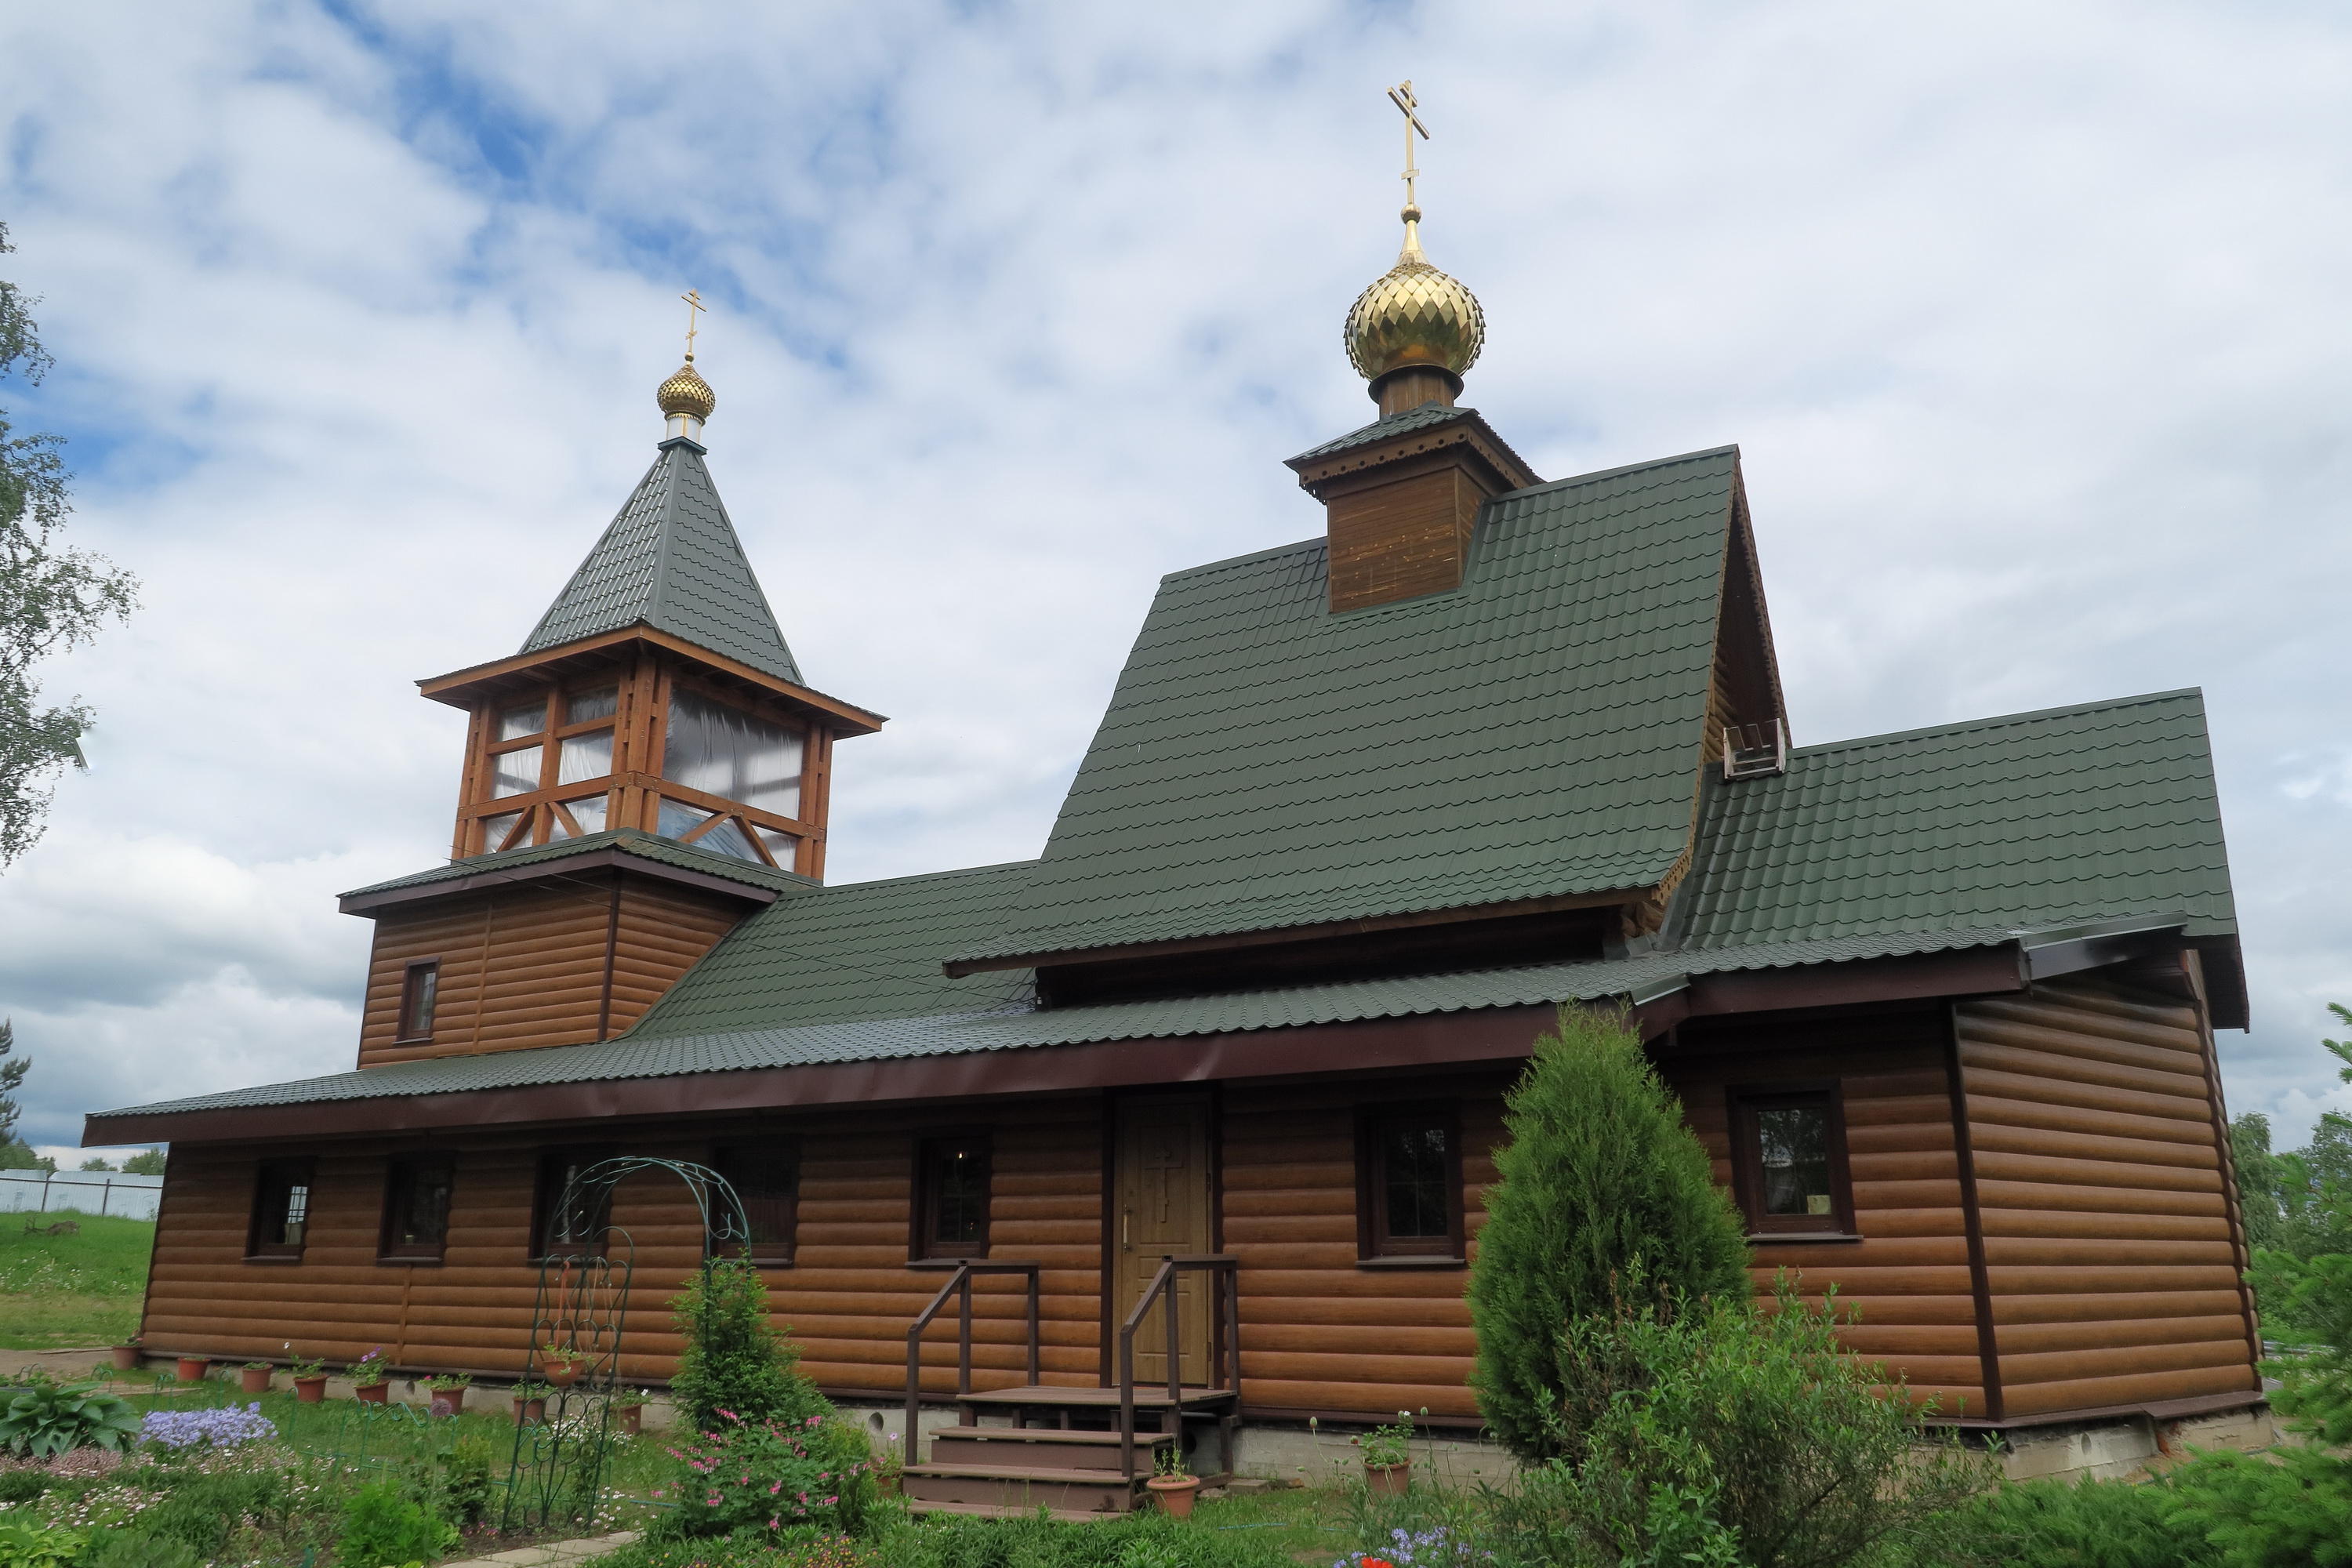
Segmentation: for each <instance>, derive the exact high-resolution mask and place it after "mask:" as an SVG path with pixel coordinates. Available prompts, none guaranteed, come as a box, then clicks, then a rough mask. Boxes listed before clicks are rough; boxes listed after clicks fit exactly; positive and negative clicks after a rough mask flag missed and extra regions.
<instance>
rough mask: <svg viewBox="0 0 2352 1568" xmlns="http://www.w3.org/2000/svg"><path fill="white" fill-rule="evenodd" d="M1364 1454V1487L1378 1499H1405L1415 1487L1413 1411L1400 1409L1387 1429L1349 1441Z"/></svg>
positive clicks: (1375, 1430)
mask: <svg viewBox="0 0 2352 1568" xmlns="http://www.w3.org/2000/svg"><path fill="white" fill-rule="evenodd" d="M1348 1441H1349V1442H1350V1443H1353V1444H1355V1445H1356V1447H1359V1448H1360V1449H1362V1450H1363V1455H1364V1485H1365V1487H1366V1488H1367V1489H1370V1492H1371V1494H1372V1495H1373V1496H1374V1497H1402V1496H1404V1494H1405V1493H1406V1491H1408V1490H1409V1489H1411V1488H1412V1449H1411V1448H1410V1447H1408V1446H1407V1445H1409V1444H1411V1443H1412V1411H1410V1410H1400V1411H1398V1412H1397V1418H1396V1419H1395V1420H1394V1421H1391V1422H1390V1423H1389V1424H1388V1425H1387V1426H1375V1427H1373V1428H1372V1429H1371V1430H1370V1431H1369V1432H1367V1433H1365V1434H1364V1435H1363V1436H1360V1437H1350V1438H1349V1439H1348Z"/></svg>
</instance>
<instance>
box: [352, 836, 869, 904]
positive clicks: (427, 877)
mask: <svg viewBox="0 0 2352 1568" xmlns="http://www.w3.org/2000/svg"><path fill="white" fill-rule="evenodd" d="M599 849H620V850H625V851H626V852H627V853H629V854H631V855H635V856H639V857H642V858H645V859H648V860H658V861H660V862H661V863H662V864H664V865H667V866H676V867H677V868H679V869H680V870H685V871H699V872H701V873H702V874H703V875H704V876H706V877H723V878H726V879H728V880H730V881H734V882H742V883H745V884H747V885H748V886H751V887H754V888H767V889H773V890H775V891H778V892H792V891H795V890H800V889H812V890H813V889H816V888H819V887H821V886H823V884H822V883H820V882H818V881H817V880H816V879H814V878H811V877H803V876H802V875H801V874H800V873H798V872H797V871H779V870H776V869H774V868H772V867H767V866H755V865H753V864H752V863H751V861H749V860H739V859H737V858H735V857H734V856H732V855H721V854H719V852H718V851H716V850H713V849H698V848H696V847H694V846H693V845H691V844H680V843H678V842H677V840H676V839H672V838H657V837H654V836H653V835H652V834H650V833H641V832H639V831H637V830H636V829H635V828H634V827H621V828H614V830H612V831H611V832H608V833H591V834H588V835H586V836H584V837H579V838H563V839H558V840H557V841H556V842H554V843H552V844H541V845H536V846H533V847H530V848H527V849H509V850H507V851H506V852H505V853H503V854H499V855H472V856H468V857H467V858H465V859H463V860H452V861H450V862H449V864H447V865H446V866H436V867H434V868H432V869H431V870H429V871H417V872H414V873H412V874H410V875H408V876H405V877H394V879H392V880H390V881H389V882H373V883H370V884H369V885H368V886H366V887H364V888H353V889H352V890H351V891H350V892H348V893H344V894H342V895H341V896H342V897H343V898H346V899H359V898H365V897H367V896H368V895H370V894H372V893H388V892H393V891H396V890H397V889H403V888H421V887H425V886H427V885H429V884H431V883H434V882H454V881H462V880H464V879H467V878H468V877H478V876H479V875H481V874H482V873H483V872H485V871H503V870H511V869H515V868H521V867H525V866H537V865H541V864H543V863H546V862H550V861H559V860H568V859H572V858H575V857H578V856H582V855H587V854H592V853H593V852H594V851H596V850H599Z"/></svg>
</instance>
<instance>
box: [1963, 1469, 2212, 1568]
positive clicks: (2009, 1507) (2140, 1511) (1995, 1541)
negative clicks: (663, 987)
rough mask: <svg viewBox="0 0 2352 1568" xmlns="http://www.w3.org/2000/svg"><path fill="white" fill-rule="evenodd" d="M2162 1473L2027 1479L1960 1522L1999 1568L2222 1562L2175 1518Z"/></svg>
mask: <svg viewBox="0 0 2352 1568" xmlns="http://www.w3.org/2000/svg"><path fill="white" fill-rule="evenodd" d="M2176 1501H2177V1499H2176V1497H2175V1494H2174V1492H2173V1489H2172V1488H2171V1487H2170V1486H2168V1485H2167V1484H2165V1483H2164V1482H2162V1481H2145V1482H2140V1483H2138V1484H2134V1483H2132V1482H2130V1481H2083V1482H2079V1483H2076V1484H2073V1485H2070V1484H2068V1483H2067V1482H2064V1481H2054V1480H2053V1481H2026V1482H2022V1483H2020V1484H2017V1485H2014V1486H2005V1487H2002V1488H2000V1489H1998V1490H1996V1491H1992V1492H1989V1493H1987V1494H1986V1495H1985V1496H1983V1497H1980V1498H1979V1499H1977V1500H1975V1501H1974V1502H1972V1503H1970V1504H1969V1506H1968V1507H1966V1508H1964V1509H1962V1510H1960V1511H1959V1513H1958V1516H1957V1517H1956V1519H1955V1521H1954V1523H1955V1524H1956V1525H1957V1527H1958V1533H1959V1535H1960V1536H1961V1538H1962V1539H1964V1540H1966V1541H1968V1542H1970V1543H1972V1544H1973V1546H1974V1547H1975V1549H1976V1555H1977V1558H1978V1561H1979V1562H1981V1563H1986V1564H1998V1565H1999V1568H2220V1564H2221V1555H2220V1553H2219V1552H2216V1551H2215V1550H2214V1549H2213V1548H2212V1546H2210V1544H2209V1543H2207V1542H2205V1541H2203V1540H2202V1539H2200V1537H2198V1536H2196V1535H2193V1534H2190V1533H2189V1532H2187V1531H2183V1530H2181V1529H2180V1528H2179V1526H2178V1525H2177V1524H2176V1523H2175V1522H2174V1521H2173V1519H2172V1512H2173V1509H2174V1506H2175V1504H2176Z"/></svg>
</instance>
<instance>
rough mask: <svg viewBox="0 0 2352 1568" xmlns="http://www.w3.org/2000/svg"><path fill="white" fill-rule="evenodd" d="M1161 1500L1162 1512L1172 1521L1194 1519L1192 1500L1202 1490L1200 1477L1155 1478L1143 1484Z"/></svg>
mask: <svg viewBox="0 0 2352 1568" xmlns="http://www.w3.org/2000/svg"><path fill="white" fill-rule="evenodd" d="M1143 1484H1144V1485H1145V1486H1148V1487H1150V1489H1151V1495H1152V1496H1153V1497H1155V1498H1157V1499H1158V1500H1160V1512H1162V1513H1164V1514H1166V1515H1167V1516H1168V1517H1169V1518H1171V1519H1190V1518H1192V1499H1193V1498H1194V1496H1195V1495H1197V1494H1198V1493H1199V1491H1200V1489H1201V1478H1200V1477H1198V1476H1154V1477H1152V1478H1151V1479H1150V1480H1148V1481H1146V1482H1144V1483H1143Z"/></svg>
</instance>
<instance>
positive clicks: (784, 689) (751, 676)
mask: <svg viewBox="0 0 2352 1568" xmlns="http://www.w3.org/2000/svg"><path fill="white" fill-rule="evenodd" d="M636 644H644V645H646V646H648V647H657V648H660V649H662V650H663V651H665V652H667V653H673V654H677V655H680V656H682V657H684V658H690V659H693V660H695V661H696V662H697V663H699V664H703V665H707V666H709V668H712V669H714V670H716V671H718V672H719V673H720V674H722V675H727V676H730V677H732V678H734V679H737V680H742V681H747V682H749V683H751V685H754V686H757V687H761V688H762V689H765V690H766V691H768V692H769V693H771V694H772V695H773V696H775V697H778V698H781V699H782V700H784V701H786V702H788V703H791V704H793V706H795V707H799V708H803V709H806V710H810V711H811V712H814V713H819V714H823V715H824V717H825V718H826V719H827V720H828V721H830V722H831V723H832V725H833V728H834V732H835V734H837V735H842V736H849V735H871V734H873V733H875V732H876V731H878V730H880V729H881V728H882V726H883V725H885V724H887V723H888V722H889V720H888V719H887V717H885V716H884V715H882V714H879V713H877V712H875V711H873V710H871V709H866V708H860V707H858V706H856V704H855V703H850V702H845V701H843V700H841V699H839V698H837V697H828V696H826V695H825V694H824V692H822V691H818V690H816V689H813V688H811V687H806V686H803V685H801V684H799V683H798V682H796V681H791V680H786V679H783V678H782V677H781V676H776V675H771V674H770V673H768V672H767V671H766V670H764V669H760V668H756V667H754V666H751V665H748V664H745V663H744V662H743V661H742V660H740V659H736V658H729V657H727V656H726V655H725V654H722V653H716V652H713V651H712V650H711V649H709V648H707V647H702V646H701V645H700V644H699V643H695V642H691V641H688V639H687V638H685V637H679V636H677V635H676V634H675V633H672V632H666V631H663V630H662V629H661V628H659V627H658V626H650V625H648V624H646V622H644V621H638V622H636V623H635V624H633V625H630V626H623V627H621V628H619V629H618V630H616V631H609V632H599V633H597V634H596V635H595V636H593V637H579V638H575V639H574V640H572V641H571V642H568V643H558V644H557V645H555V646H554V647H543V648H539V649H536V650H534V651H532V652H530V653H519V654H515V655H513V656H511V657H510V658H501V659H495V660H493V661H491V662H490V663H488V664H478V665H473V666H470V667H468V668H465V669H458V670H452V671H451V672H450V673H448V674H447V675H436V676H432V677H429V678H427V679H424V680H420V681H418V682H417V683H416V689H417V691H418V692H419V693H420V694H421V695H423V696H425V697H429V698H431V699H432V700H434V701H436V702H446V703H447V704H448V705H449V706H450V707H452V708H470V707H472V706H473V705H474V704H475V703H476V702H477V701H478V700H481V698H482V697H483V696H484V695H486V694H495V693H497V692H499V690H500V689H505V688H509V687H513V686H517V685H520V684H521V682H520V680H519V679H518V678H519V677H522V676H525V675H529V674H533V673H538V672H541V671H543V670H544V669H545V668H546V667H547V666H550V665H554V664H559V663H562V662H564V661H568V660H571V659H575V658H582V657H583V656H593V655H605V656H608V657H609V656H611V655H614V654H618V653H620V652H622V651H624V650H625V649H626V648H629V647H632V646H633V645H636Z"/></svg>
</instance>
